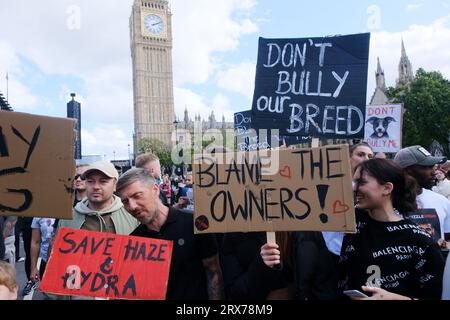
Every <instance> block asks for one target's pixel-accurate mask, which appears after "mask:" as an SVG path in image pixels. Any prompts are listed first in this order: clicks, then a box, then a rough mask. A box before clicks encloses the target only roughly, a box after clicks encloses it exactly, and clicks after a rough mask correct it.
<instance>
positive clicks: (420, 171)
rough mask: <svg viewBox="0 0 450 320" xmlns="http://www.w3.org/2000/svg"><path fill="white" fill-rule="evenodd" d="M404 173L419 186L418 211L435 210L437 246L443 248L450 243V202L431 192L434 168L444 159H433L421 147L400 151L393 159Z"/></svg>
mask: <svg viewBox="0 0 450 320" xmlns="http://www.w3.org/2000/svg"><path fill="white" fill-rule="evenodd" d="M394 161H395V162H396V163H397V164H398V165H400V166H401V167H402V168H403V169H404V170H405V172H406V173H408V174H409V175H411V176H412V177H414V178H415V179H416V181H417V183H418V184H419V186H420V190H419V191H418V195H417V198H416V201H417V207H418V208H419V209H435V210H436V213H437V215H438V217H439V223H440V229H441V230H440V231H441V240H439V241H438V242H439V244H440V245H441V247H443V248H445V247H447V246H448V245H447V244H446V242H445V241H444V240H446V241H450V201H449V200H448V199H447V198H446V197H444V196H442V195H440V194H438V193H436V192H433V191H431V190H430V189H431V187H432V186H433V185H434V182H435V179H436V178H435V166H436V165H437V164H442V163H445V162H446V161H447V158H446V157H434V156H432V155H431V154H430V153H429V152H428V151H427V150H426V149H425V148H423V147H421V146H411V147H408V148H404V149H401V150H400V151H399V152H398V153H397V154H396V155H395V158H394Z"/></svg>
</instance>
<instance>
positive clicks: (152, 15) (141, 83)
mask: <svg viewBox="0 0 450 320" xmlns="http://www.w3.org/2000/svg"><path fill="white" fill-rule="evenodd" d="M130 37H131V58H132V62H133V98H134V134H135V137H134V147H135V149H134V150H135V153H137V143H138V142H139V141H140V140H141V139H142V138H152V139H158V140H160V141H162V142H164V143H165V144H167V145H170V143H171V140H170V139H171V133H172V130H173V121H174V120H175V111H174V99H173V73H172V24H171V13H170V9H169V5H168V3H167V0H135V1H134V4H133V11H132V13H131V17H130Z"/></svg>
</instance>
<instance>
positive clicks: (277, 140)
mask: <svg viewBox="0 0 450 320" xmlns="http://www.w3.org/2000/svg"><path fill="white" fill-rule="evenodd" d="M234 130H235V133H236V145H237V150H238V151H256V150H260V149H270V148H278V147H279V146H280V145H283V144H286V145H287V146H288V145H293V144H300V143H305V142H308V141H309V140H310V139H309V137H304V136H281V135H279V130H273V129H272V130H271V129H267V128H263V127H260V126H259V123H258V121H255V119H252V111H251V110H246V111H240V112H236V113H235V114H234Z"/></svg>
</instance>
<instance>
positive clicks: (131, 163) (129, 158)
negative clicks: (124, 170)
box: [128, 144, 133, 168]
mask: <svg viewBox="0 0 450 320" xmlns="http://www.w3.org/2000/svg"><path fill="white" fill-rule="evenodd" d="M128 161H129V162H130V168H131V167H132V166H133V162H132V161H131V153H130V144H128Z"/></svg>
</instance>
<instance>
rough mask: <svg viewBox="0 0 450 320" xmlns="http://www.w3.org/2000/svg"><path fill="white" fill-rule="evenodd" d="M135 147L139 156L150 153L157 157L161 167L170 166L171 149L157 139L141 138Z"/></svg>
mask: <svg viewBox="0 0 450 320" xmlns="http://www.w3.org/2000/svg"><path fill="white" fill-rule="evenodd" d="M137 147H138V152H139V154H141V153H146V152H151V153H153V154H155V155H157V156H158V158H159V161H160V163H161V165H162V166H164V167H170V166H172V164H173V162H172V157H171V149H170V147H169V146H168V145H166V144H165V143H163V142H162V141H160V140H158V139H150V138H143V139H141V140H139V141H138V144H137Z"/></svg>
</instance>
